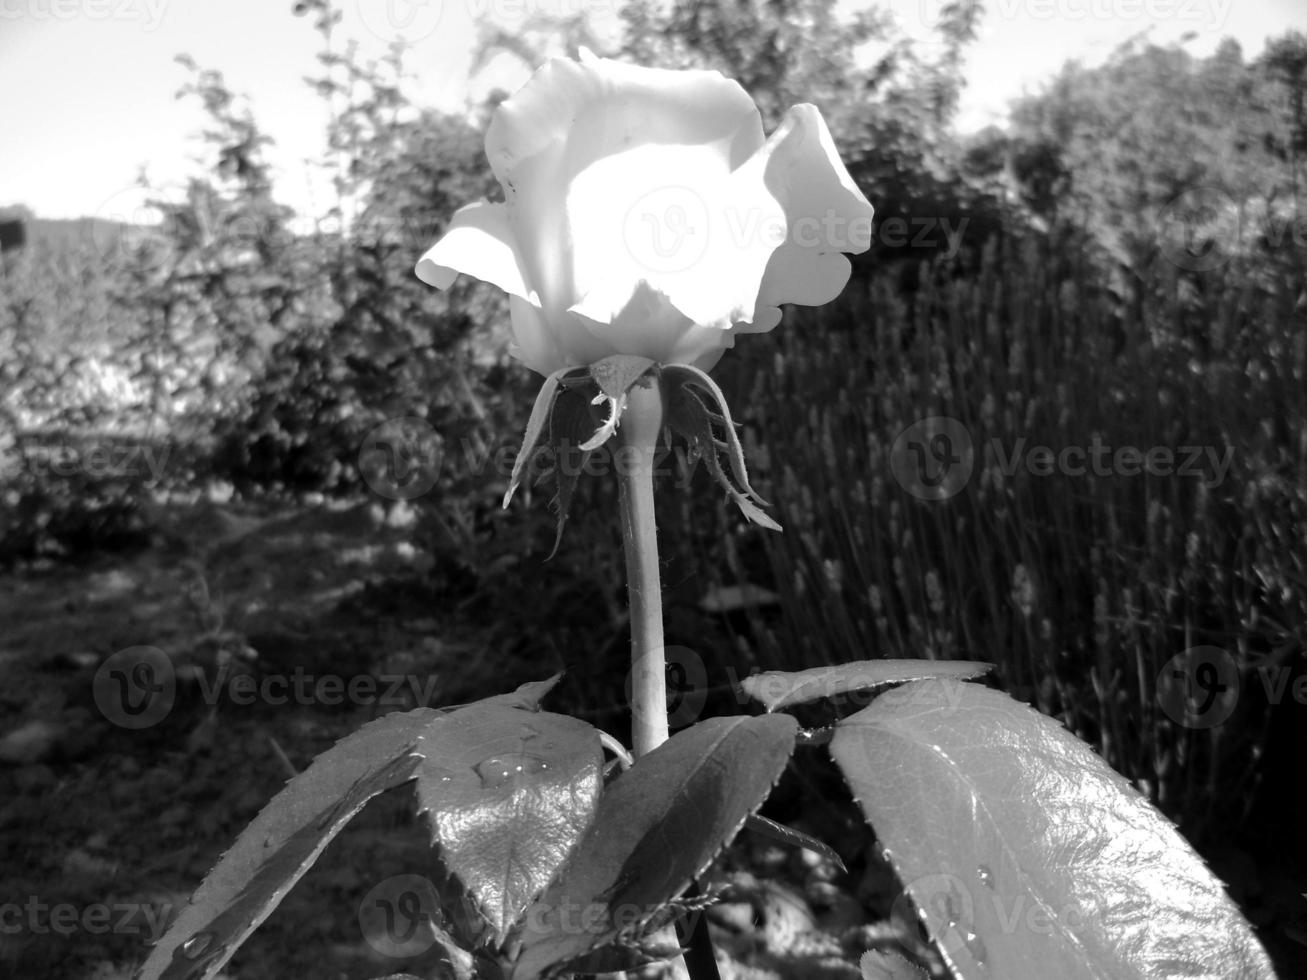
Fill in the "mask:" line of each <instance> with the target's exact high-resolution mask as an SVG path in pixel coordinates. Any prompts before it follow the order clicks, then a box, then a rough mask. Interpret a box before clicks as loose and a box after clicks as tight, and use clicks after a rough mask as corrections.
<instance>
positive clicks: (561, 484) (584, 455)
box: [549, 389, 595, 558]
mask: <svg viewBox="0 0 1307 980" xmlns="http://www.w3.org/2000/svg"><path fill="white" fill-rule="evenodd" d="M594 430H595V421H594V413H593V411H592V410H591V406H590V400H589V399H588V398H586V397H585V395H584V394H582V393H581V392H580V391H577V390H575V389H568V390H566V391H563V392H560V393H559V395H558V398H557V399H556V400H555V401H554V415H553V418H552V420H551V421H550V425H549V445H550V448H551V449H552V450H553V454H554V469H553V475H554V481H555V484H556V488H557V489H556V492H555V494H554V514H555V515H556V517H557V520H558V528H557V531H556V532H555V534H554V547H553V550H552V551H551V552H550V553H549V557H550V558H552V557H554V555H555V554H556V553H557V552H558V546H559V545H560V544H562V542H563V529H564V527H566V526H567V518H568V515H569V514H570V513H571V510H572V493H573V492H574V491H575V490H576V484H577V481H578V480H580V479H581V474H582V473H584V472H585V463H586V460H587V459H588V458H589V456H590V453H591V452H592V451H593V450H588V449H582V448H581V446H582V444H583V443H584V442H585V441H586V440H587V439H589V438H590V435H591V433H593V432H594Z"/></svg>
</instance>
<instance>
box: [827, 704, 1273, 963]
mask: <svg viewBox="0 0 1307 980" xmlns="http://www.w3.org/2000/svg"><path fill="white" fill-rule="evenodd" d="M831 754H832V755H833V756H834V758H835V760H836V762H837V763H838V764H839V766H840V768H841V769H842V770H843V772H844V776H845V779H847V780H848V783H849V785H850V787H852V789H853V793H854V796H855V797H856V798H857V799H858V802H859V803H860V804H861V805H862V809H863V812H864V813H865V815H866V817H867V820H868V821H869V822H870V823H871V825H872V826H873V827H874V828H875V831H876V835H877V837H878V838H879V839H880V841H881V843H882V845H883V846H884V848H885V851H886V856H887V857H888V858H889V860H890V861H891V863H892V864H893V865H894V867H895V870H896V871H897V872H898V875H899V877H900V878H901V879H902V880H903V881H904V883H905V889H906V892H907V894H908V895H909V896H911V898H912V901H913V902H914V903H915V905H916V907H917V908H918V909H919V914H920V916H921V919H922V921H923V922H924V923H925V925H926V926H927V928H928V929H929V931H930V933H931V935H932V936H933V937H934V939H935V941H936V943H937V945H938V946H939V947H940V951H941V953H942V954H943V956H944V958H945V960H946V961H947V962H948V964H949V966H950V967H951V968H952V970H953V972H954V973H955V974H956V975H957V976H958V977H961V978H963V980H971V978H977V977H985V978H993V977H1002V978H1004V980H1046V978H1048V977H1057V978H1059V980H1078V978H1085V980H1089V978H1094V980H1099V978H1103V977H1112V978H1123V980H1124V978H1150V980H1151V978H1163V977H1211V978H1231V977H1239V978H1249V980H1252V978H1263V977H1274V975H1275V974H1274V972H1273V971H1272V969H1271V965H1270V963H1269V961H1268V960H1267V958H1266V954H1265V953H1264V952H1263V950H1262V948H1261V947H1260V945H1259V944H1258V942H1257V940H1256V939H1255V938H1254V936H1253V933H1252V930H1251V928H1250V927H1249V926H1248V924H1247V923H1246V922H1245V921H1244V920H1243V918H1242V917H1241V916H1240V914H1239V911H1238V909H1237V908H1236V907H1235V905H1234V904H1233V903H1232V902H1231V901H1230V899H1229V898H1228V897H1227V896H1226V894H1225V892H1224V890H1223V888H1222V886H1221V883H1220V882H1219V881H1218V880H1217V879H1216V878H1215V877H1213V875H1212V874H1211V873H1210V872H1209V871H1208V870H1207V868H1206V866H1205V865H1204V864H1203V862H1202V860H1201V859H1200V858H1199V857H1198V855H1196V854H1195V853H1194V852H1193V850H1192V849H1190V847H1189V845H1188V844H1186V843H1185V841H1184V840H1183V839H1182V838H1181V837H1180V835H1179V833H1177V832H1176V830H1175V828H1174V827H1172V825H1171V824H1170V823H1169V822H1168V821H1167V820H1166V819H1165V818H1164V817H1162V815H1161V814H1159V813H1158V812H1157V811H1156V810H1154V809H1153V808H1152V807H1151V806H1150V805H1149V804H1148V802H1147V801H1146V800H1145V799H1144V798H1143V797H1141V796H1140V795H1139V794H1138V793H1137V792H1135V790H1134V789H1132V788H1131V787H1130V785H1129V784H1128V783H1127V782H1126V781H1125V780H1124V779H1123V778H1122V777H1121V776H1119V775H1117V774H1116V773H1115V772H1113V771H1112V770H1111V769H1110V768H1108V767H1107V765H1106V764H1105V763H1104V762H1103V761H1102V760H1101V759H1100V758H1099V757H1098V756H1096V755H1095V754H1094V753H1093V752H1092V751H1091V750H1090V749H1089V747H1088V746H1086V745H1085V744H1084V743H1083V742H1081V741H1079V740H1078V739H1076V738H1075V737H1074V736H1072V735H1071V734H1070V733H1068V732H1067V731H1065V730H1064V729H1063V728H1061V727H1060V726H1059V725H1058V724H1057V723H1056V722H1054V721H1053V720H1051V719H1049V718H1046V717H1044V716H1043V715H1041V714H1039V713H1038V712H1036V711H1034V710H1033V709H1031V708H1028V707H1026V706H1025V705H1022V704H1019V703H1018V702H1016V701H1013V700H1012V699H1010V698H1008V697H1007V696H1006V695H1003V694H1000V693H999V692H997V691H992V690H989V689H988V688H984V687H980V686H978V685H973V684H961V685H959V684H949V683H946V682H943V681H939V680H927V681H918V682H915V683H911V684H907V685H905V686H903V687H900V688H896V689H895V690H893V691H890V692H888V693H886V694H884V695H882V696H881V697H880V698H878V699H877V700H876V701H874V702H873V703H872V704H871V705H870V706H869V707H867V708H865V709H864V710H862V711H860V712H858V713H857V714H856V715H853V716H851V717H849V718H846V719H844V720H843V721H841V722H840V723H839V724H838V725H837V726H836V730H835V736H834V738H833V739H832V741H831Z"/></svg>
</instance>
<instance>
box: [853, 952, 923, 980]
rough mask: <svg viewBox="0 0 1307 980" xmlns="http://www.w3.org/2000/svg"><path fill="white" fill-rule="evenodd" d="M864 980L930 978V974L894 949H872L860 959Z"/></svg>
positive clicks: (859, 964)
mask: <svg viewBox="0 0 1307 980" xmlns="http://www.w3.org/2000/svg"><path fill="white" fill-rule="evenodd" d="M858 969H859V970H861V971H862V980H929V976H930V975H929V974H928V973H926V971H925V970H923V969H921V967H919V966H917V965H916V964H915V963H911V962H909V961H908V960H907V959H905V958H904V957H902V956H900V955H899V954H898V953H896V952H894V951H893V950H887V951H884V952H882V951H880V950H875V949H871V950H868V951H867V952H865V953H863V954H862V959H861V960H859V961H858Z"/></svg>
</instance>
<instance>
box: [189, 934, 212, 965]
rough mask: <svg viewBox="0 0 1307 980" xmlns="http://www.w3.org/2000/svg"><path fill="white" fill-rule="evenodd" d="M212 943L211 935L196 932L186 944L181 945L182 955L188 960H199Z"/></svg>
mask: <svg viewBox="0 0 1307 980" xmlns="http://www.w3.org/2000/svg"><path fill="white" fill-rule="evenodd" d="M212 942H213V933H211V932H197V933H196V934H195V935H194V936H192V937H191V938H190V939H188V940H186V942H184V943H182V955H183V956H185V957H186V958H187V959H189V960H194V959H199V958H200V957H201V956H203V955H204V952H205V950H207V949H208V948H209V944H210V943H212Z"/></svg>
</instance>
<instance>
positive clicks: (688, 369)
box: [663, 364, 767, 505]
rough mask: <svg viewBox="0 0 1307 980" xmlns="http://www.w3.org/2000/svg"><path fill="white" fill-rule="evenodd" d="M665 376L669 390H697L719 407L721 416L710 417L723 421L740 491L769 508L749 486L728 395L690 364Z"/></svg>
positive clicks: (677, 366)
mask: <svg viewBox="0 0 1307 980" xmlns="http://www.w3.org/2000/svg"><path fill="white" fill-rule="evenodd" d="M663 374H664V378H665V379H666V380H665V383H666V384H667V385H668V386H669V387H676V388H679V389H682V390H688V389H690V388H692V387H697V388H699V389H700V390H702V391H704V392H706V393H707V394H708V396H709V397H710V398H711V399H712V400H713V404H715V405H716V406H717V409H718V413H717V414H716V415H713V414H712V413H709V415H710V418H711V419H713V420H719V421H720V422H721V423H722V428H723V430H724V434H725V436H726V445H725V448H726V451H727V458H728V459H729V460H730V464H731V473H732V474H734V476H735V482H736V483H738V484H739V485H740V489H741V490H743V491H744V492H745V493H747V494H748V495H749V496H750V497H751V498H752V499H753V500H756V501H757V502H758V503H760V504H764V505H765V504H766V503H767V501H765V500H763V499H762V498H761V497H759V496H758V494H757V493H756V492H754V489H753V487H751V486H750V485H749V471H748V468H747V467H746V466H745V465H744V447H743V446H742V445H740V438H739V436H737V435H736V433H735V422H734V420H733V419H732V418H731V409H730V406H729V405H727V404H726V395H725V394H724V393H723V392H722V390H721V388H719V387H717V382H716V381H714V380H713V379H712V378H711V377H710V376H709V375H708V373H707V372H705V371H701V370H700V369H699V368H697V367H693V366H692V365H689V364H675V365H672V366H670V367H667V368H664V369H663Z"/></svg>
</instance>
